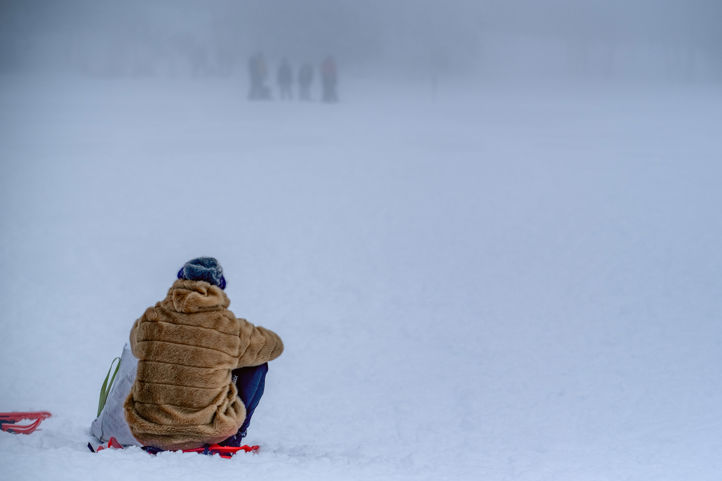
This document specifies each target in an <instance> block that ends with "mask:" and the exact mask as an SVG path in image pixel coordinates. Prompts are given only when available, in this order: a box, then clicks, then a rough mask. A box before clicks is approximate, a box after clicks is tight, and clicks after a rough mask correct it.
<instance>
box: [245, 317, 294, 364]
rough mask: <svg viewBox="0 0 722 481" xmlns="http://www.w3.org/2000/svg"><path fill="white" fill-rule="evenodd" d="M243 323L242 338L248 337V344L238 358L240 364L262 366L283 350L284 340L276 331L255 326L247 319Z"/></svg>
mask: <svg viewBox="0 0 722 481" xmlns="http://www.w3.org/2000/svg"><path fill="white" fill-rule="evenodd" d="M238 320H239V321H240V323H241V332H240V336H241V339H248V346H247V347H246V349H245V351H243V352H242V353H241V356H240V358H239V359H238V366H236V367H247V366H260V365H261V364H263V363H266V362H269V361H273V360H274V359H276V358H277V357H278V356H280V355H281V353H282V352H283V341H281V338H280V337H279V336H278V334H276V333H275V332H273V331H271V330H270V329H266V328H265V327H260V326H254V325H253V324H251V323H250V322H248V321H247V320H245V319H238Z"/></svg>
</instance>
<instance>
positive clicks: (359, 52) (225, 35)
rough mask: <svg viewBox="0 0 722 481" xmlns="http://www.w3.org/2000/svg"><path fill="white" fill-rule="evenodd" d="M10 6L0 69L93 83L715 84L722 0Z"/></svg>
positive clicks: (2, 16) (33, 1) (0, 33)
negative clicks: (268, 71) (313, 71)
mask: <svg viewBox="0 0 722 481" xmlns="http://www.w3.org/2000/svg"><path fill="white" fill-rule="evenodd" d="M1 5H2V6H1V7H0V8H1V10H0V70H2V71H4V72H27V71H41V72H48V71H59V72H68V73H82V74H87V75H92V76H228V75H236V74H245V66H246V62H247V59H248V57H249V56H250V55H251V54H252V53H253V52H256V51H262V52H264V53H265V54H266V56H267V57H268V58H269V59H270V60H271V62H272V63H275V62H276V61H278V60H279V59H280V58H281V57H282V56H287V57H289V59H291V60H292V61H293V62H294V63H296V64H297V63H299V62H303V61H309V62H313V63H314V64H316V63H318V62H320V59H322V58H323V57H324V56H326V55H329V54H332V55H335V56H336V58H337V61H338V62H339V65H340V67H341V72H343V73H345V74H347V75H348V74H354V75H358V76H369V75H372V76H373V75H391V76H405V77H407V78H414V79H418V80H421V81H429V82H436V81H438V80H439V79H442V80H443V78H444V77H445V76H458V75H468V76H472V75H473V76H474V77H476V78H478V79H481V80H492V79H495V80H502V81H503V80H509V81H511V80H516V81H527V82H535V81H539V80H542V79H546V78H552V79H555V78H559V77H567V78H570V79H582V80H584V79H591V80H604V81H610V80H620V79H621V80H640V79H642V80H645V81H650V80H654V81H662V82H672V81H674V82H718V81H720V79H722V28H720V23H721V22H722V3H720V2H719V1H716V0H692V1H683V0H636V1H631V2H629V1H623V0H547V1H535V0H513V1H502V0H476V1H474V0H450V1H428V0H421V1H390V2H389V1H382V0H369V1H352V0H311V1H303V2H298V1H290V0H281V1H271V2H269V1H263V0H257V1H231V0H211V1H208V2H199V1H188V0H179V1H173V2H172V1H158V0H150V1H142V0H129V1H124V2H117V1H108V0H99V1H93V0H68V1H57V2H54V1H39V0H27V1H20V0H17V1H9V0H3V2H2V4H1Z"/></svg>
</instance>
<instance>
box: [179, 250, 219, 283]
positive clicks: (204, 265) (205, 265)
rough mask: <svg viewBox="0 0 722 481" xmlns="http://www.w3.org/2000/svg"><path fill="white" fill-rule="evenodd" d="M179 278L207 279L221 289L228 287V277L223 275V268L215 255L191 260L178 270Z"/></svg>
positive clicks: (191, 279)
mask: <svg viewBox="0 0 722 481" xmlns="http://www.w3.org/2000/svg"><path fill="white" fill-rule="evenodd" d="M178 279H188V280H189V281H206V282H208V283H210V284H213V285H214V286H218V287H220V288H221V289H225V288H226V278H225V277H223V268H222V267H221V265H220V264H219V263H218V261H217V260H216V259H215V258H213V257H197V258H195V259H192V260H189V261H188V262H186V263H185V264H183V267H181V269H180V270H179V271H178Z"/></svg>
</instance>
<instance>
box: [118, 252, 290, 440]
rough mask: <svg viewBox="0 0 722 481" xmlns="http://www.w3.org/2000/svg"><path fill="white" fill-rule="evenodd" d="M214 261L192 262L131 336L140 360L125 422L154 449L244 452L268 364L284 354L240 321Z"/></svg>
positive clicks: (272, 338) (272, 337)
mask: <svg viewBox="0 0 722 481" xmlns="http://www.w3.org/2000/svg"><path fill="white" fill-rule="evenodd" d="M225 287H226V280H225V278H224V277H223V269H222V268H221V266H220V264H218V261H217V260H216V259H214V258H212V257H200V258H197V259H193V260H191V261H189V262H187V263H186V264H185V265H184V266H183V267H182V268H181V270H180V271H179V272H178V280H176V281H175V282H174V283H173V286H172V287H171V288H170V290H169V291H168V295H167V296H166V298H165V299H163V300H162V301H160V302H158V303H157V304H156V305H155V306H153V307H149V308H148V309H147V310H146V311H145V313H144V314H143V315H142V316H141V317H140V319H138V320H137V321H136V322H135V324H134V325H133V328H132V329H131V331H130V345H131V349H132V351H133V354H134V356H135V357H136V358H137V359H138V368H137V371H136V378H135V381H134V383H133V386H132V388H131V390H130V394H129V395H128V397H127V399H126V401H125V419H126V421H127V422H128V426H129V427H130V431H131V433H132V434H133V437H135V438H136V439H137V440H138V442H139V443H141V444H142V445H144V446H150V447H153V448H157V449H166V450H177V449H193V448H197V447H201V446H204V445H206V444H214V443H219V444H221V445H225V446H240V444H241V440H242V438H243V437H244V436H245V435H246V429H247V428H248V425H249V423H250V420H251V416H252V414H253V411H254V410H255V408H256V406H257V405H258V401H259V400H260V398H261V396H262V394H263V388H264V384H265V377H266V373H267V372H268V364H267V363H268V362H269V361H272V360H273V359H276V358H277V357H278V356H280V355H281V353H282V352H283V342H282V341H281V338H280V337H279V336H278V335H277V334H276V333H274V332H273V331H271V330H268V329H265V328H263V327H257V326H254V325H253V324H251V323H250V322H248V321H247V320H245V319H240V318H237V317H236V316H235V315H234V314H233V313H232V312H231V311H230V310H228V306H229V304H230V301H229V299H228V297H227V296H226V293H225V292H224V291H223V289H225Z"/></svg>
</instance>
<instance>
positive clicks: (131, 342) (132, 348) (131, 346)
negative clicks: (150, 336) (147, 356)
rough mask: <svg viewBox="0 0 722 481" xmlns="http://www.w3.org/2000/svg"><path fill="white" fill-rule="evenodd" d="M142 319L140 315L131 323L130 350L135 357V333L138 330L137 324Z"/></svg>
mask: <svg viewBox="0 0 722 481" xmlns="http://www.w3.org/2000/svg"><path fill="white" fill-rule="evenodd" d="M142 319H143V318H142V317H140V318H139V319H138V320H136V321H135V323H134V324H133V327H132V328H131V329H130V350H131V352H132V353H133V355H134V356H135V357H136V358H137V357H138V353H137V352H136V350H135V344H136V334H137V332H138V326H139V325H140V321H141V320H142Z"/></svg>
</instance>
